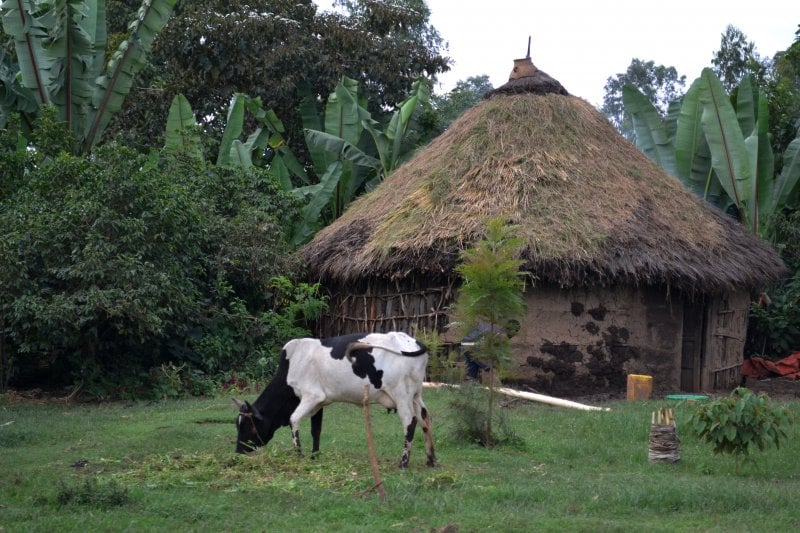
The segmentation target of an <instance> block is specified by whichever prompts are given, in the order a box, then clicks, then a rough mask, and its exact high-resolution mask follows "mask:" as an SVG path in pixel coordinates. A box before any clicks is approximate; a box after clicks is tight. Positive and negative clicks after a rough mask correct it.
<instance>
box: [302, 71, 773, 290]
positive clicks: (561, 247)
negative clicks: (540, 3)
mask: <svg viewBox="0 0 800 533" xmlns="http://www.w3.org/2000/svg"><path fill="white" fill-rule="evenodd" d="M537 74H538V73H537ZM542 74H544V73H542ZM545 76H546V75H545ZM539 79H540V80H544V82H546V83H548V84H550V83H551V82H550V80H552V78H549V76H547V78H542V77H540V78H539ZM520 81H523V80H515V82H514V85H515V87H516V88H515V89H514V90H512V91H503V90H499V89H498V90H495V91H494V93H495V94H494V95H493V97H492V98H489V99H487V100H484V101H483V102H481V103H480V104H478V105H477V106H475V107H474V108H472V109H470V110H468V111H467V112H465V113H464V114H463V115H462V116H461V117H460V118H459V119H458V120H456V121H455V122H454V123H453V124H452V125H451V126H450V128H449V129H448V130H447V131H446V132H445V133H444V134H442V135H441V136H439V137H438V138H436V139H434V140H433V141H432V142H431V143H430V144H428V145H427V146H426V147H424V148H423V149H421V150H420V151H419V152H418V153H417V154H416V155H415V156H414V157H413V158H412V159H411V160H410V161H408V162H407V163H405V164H404V165H402V166H401V167H400V168H398V169H397V170H396V171H395V172H394V173H393V174H392V175H390V176H389V177H388V178H387V179H386V180H385V181H384V183H382V184H381V185H380V186H379V187H377V188H376V189H375V190H373V191H372V192H370V193H368V194H366V195H364V196H362V197H361V198H359V199H358V200H357V201H356V202H354V203H353V204H352V205H351V206H350V208H349V209H348V210H347V211H346V212H345V213H344V215H343V216H342V217H341V218H339V219H338V220H336V221H335V222H334V223H333V224H331V225H330V226H328V227H326V228H324V229H323V230H322V231H320V232H319V233H318V234H317V236H316V237H315V238H314V239H313V240H312V241H311V242H310V243H309V244H307V245H306V246H304V247H303V248H302V249H301V250H300V255H301V256H302V257H303V258H304V259H305V261H306V263H307V265H308V268H309V272H310V274H311V275H312V276H315V277H317V278H318V279H322V280H338V281H340V282H349V281H354V280H358V279H364V278H367V277H381V278H387V279H396V278H402V277H405V276H407V275H409V274H412V273H413V274H422V275H426V274H439V273H447V272H450V271H452V269H453V268H454V266H455V265H456V264H457V262H458V260H459V254H460V252H461V251H462V250H464V249H465V248H467V247H469V246H470V245H472V244H473V243H474V242H476V240H478V239H480V238H481V237H482V235H483V228H484V222H485V220H486V219H487V218H492V217H498V216H501V217H504V218H506V219H507V220H508V221H509V222H510V223H513V224H516V225H517V226H518V228H519V232H520V236H521V237H522V238H523V239H524V241H525V243H526V248H525V251H524V252H523V255H522V258H523V259H524V260H525V261H526V263H525V269H526V270H529V271H531V272H532V273H533V274H534V275H535V276H536V277H537V278H538V279H539V280H541V281H547V282H551V283H556V284H558V285H560V286H562V287H575V286H586V285H592V284H600V285H613V284H618V283H632V284H636V285H656V284H666V285H669V286H673V287H677V288H680V289H684V290H689V291H699V292H718V291H723V290H727V289H732V288H746V289H753V288H756V287H759V286H760V285H763V284H764V283H767V282H770V281H772V280H774V279H777V278H778V277H779V276H780V275H781V274H782V272H783V270H784V265H783V263H782V261H781V260H780V257H779V256H778V255H777V254H776V253H775V251H774V250H773V249H772V248H771V247H770V246H769V245H767V244H766V243H764V242H762V241H760V240H759V239H757V238H756V237H754V236H752V235H751V234H749V233H748V232H747V231H745V229H744V228H743V226H742V225H741V224H739V223H738V222H736V221H734V220H732V219H730V218H729V217H727V216H726V215H724V214H723V213H721V212H720V211H718V210H716V209H714V208H713V207H710V206H709V205H708V204H707V203H706V202H704V201H702V200H701V199H698V198H697V197H695V196H694V195H693V194H692V193H691V192H690V191H688V190H687V189H686V188H685V187H684V186H683V185H682V184H681V183H680V182H679V181H678V180H677V179H675V178H673V177H671V176H669V175H667V174H666V173H664V172H663V171H662V170H661V169H659V168H658V166H656V165H655V164H654V163H653V162H652V161H650V160H649V159H648V158H647V157H646V156H645V155H644V154H642V153H641V152H640V151H639V150H638V149H636V147H635V146H633V145H632V144H630V143H629V142H627V141H626V140H625V139H624V138H623V137H622V136H620V135H619V133H618V132H617V131H616V130H615V129H614V127H613V126H612V125H611V124H610V123H609V122H608V121H607V120H606V119H605V117H603V116H602V115H601V114H600V113H599V112H598V111H597V110H596V109H594V108H593V107H592V106H591V105H589V104H588V103H587V102H586V101H584V100H582V99H580V98H576V97H573V96H568V95H566V91H564V92H563V93H562V92H560V91H557V90H553V91H550V92H545V93H544V94H542V93H540V92H536V91H533V93H531V92H527V93H526V92H518V91H517V88H518V87H519V85H520V84H519V83H518V82H520ZM529 81H533V80H530V79H529ZM553 81H555V80H553ZM511 83H512V82H509V84H507V85H511ZM556 83H557V82H556ZM558 86H559V87H560V84H559V85H558ZM504 87H505V86H504ZM501 89H503V88H501Z"/></svg>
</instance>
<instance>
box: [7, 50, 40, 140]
mask: <svg viewBox="0 0 800 533" xmlns="http://www.w3.org/2000/svg"><path fill="white" fill-rule="evenodd" d="M17 72H19V67H18V66H17V64H16V63H14V62H13V61H12V58H11V57H10V56H9V55H8V54H6V51H5V50H3V49H2V48H0V128H3V127H5V125H6V121H7V120H8V118H7V113H13V112H15V111H18V112H20V113H22V114H23V116H25V117H26V118H27V115H30V114H34V113H36V111H38V110H39V104H38V103H37V102H36V100H35V99H34V96H33V94H32V93H31V91H29V90H28V89H26V88H25V87H23V86H22V85H21V84H20V82H19V79H17Z"/></svg>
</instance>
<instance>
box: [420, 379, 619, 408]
mask: <svg viewBox="0 0 800 533" xmlns="http://www.w3.org/2000/svg"><path fill="white" fill-rule="evenodd" d="M422 386H423V387H431V388H439V387H454V388H457V387H458V385H451V384H449V383H432V382H428V381H426V382H425V383H423V384H422ZM484 388H486V387H484ZM494 390H496V391H497V392H500V393H502V394H505V395H507V396H513V397H515V398H522V399H524V400H531V401H534V402H541V403H546V404H550V405H556V406H558V407H569V408H571V409H580V410H582V411H610V410H611V408H609V407H596V406H594V405H586V404H583V403H578V402H573V401H571V400H562V399H561V398H555V397H553V396H547V395H545V394H536V393H534V392H524V391H519V390H515V389H509V388H508V387H496V388H495V389H494Z"/></svg>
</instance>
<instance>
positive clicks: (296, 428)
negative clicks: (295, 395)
mask: <svg viewBox="0 0 800 533" xmlns="http://www.w3.org/2000/svg"><path fill="white" fill-rule="evenodd" d="M321 403H322V402H320V401H318V400H316V399H311V398H303V399H302V400H300V405H298V406H297V409H295V410H294V412H293V413H292V416H290V417H289V425H290V426H291V428H292V443H293V444H294V449H295V450H297V455H298V456H300V457H302V456H303V448H302V446H301V445H300V421H301V420H302V419H303V417H306V416H308V415H310V414H311V413H315V412H316V411H317V410H318V409H319V406H320V404H321ZM320 420H321V419H320Z"/></svg>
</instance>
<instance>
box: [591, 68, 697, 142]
mask: <svg viewBox="0 0 800 533" xmlns="http://www.w3.org/2000/svg"><path fill="white" fill-rule="evenodd" d="M685 84H686V76H682V75H681V76H679V75H678V71H677V70H675V67H666V66H664V65H656V64H655V62H653V61H643V60H641V59H637V58H634V59H632V60H631V64H630V65H629V66H628V69H627V70H626V71H625V72H623V73H619V74H617V75H616V76H613V77H609V78H608V79H607V80H606V84H605V87H604V91H605V93H604V96H603V106H602V108H601V111H602V112H603V114H605V115H606V117H608V119H609V120H610V121H611V122H612V123H613V124H614V126H616V128H617V129H618V130H619V131H620V132H621V133H622V134H623V135H624V136H625V137H626V138H627V139H629V140H632V139H633V138H634V134H633V124H632V123H631V119H630V116H629V115H628V113H626V110H625V106H624V105H623V101H622V91H623V88H624V87H625V86H627V85H632V86H634V87H636V88H637V89H638V90H639V91H641V92H642V94H644V95H645V96H646V97H647V99H648V100H649V101H650V102H652V103H653V105H654V106H655V107H656V109H658V110H659V113H660V115H661V116H664V115H666V114H667V108H668V107H669V103H670V102H671V101H673V100H675V99H676V98H677V97H679V96H680V95H681V93H682V89H683V86H684V85H685Z"/></svg>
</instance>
